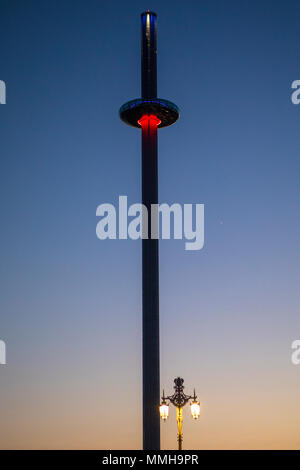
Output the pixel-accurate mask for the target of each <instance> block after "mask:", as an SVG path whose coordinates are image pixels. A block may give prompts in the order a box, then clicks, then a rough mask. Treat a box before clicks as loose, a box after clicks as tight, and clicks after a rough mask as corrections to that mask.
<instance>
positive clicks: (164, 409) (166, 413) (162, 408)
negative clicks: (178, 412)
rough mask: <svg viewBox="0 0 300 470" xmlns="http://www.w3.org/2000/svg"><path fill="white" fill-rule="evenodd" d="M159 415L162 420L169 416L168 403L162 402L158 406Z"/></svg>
mask: <svg viewBox="0 0 300 470" xmlns="http://www.w3.org/2000/svg"><path fill="white" fill-rule="evenodd" d="M159 412H160V417H161V419H162V420H163V421H166V420H167V419H168V417H169V405H167V404H166V402H163V403H162V404H161V405H160V407H159Z"/></svg>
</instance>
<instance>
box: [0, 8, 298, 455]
mask: <svg viewBox="0 0 300 470" xmlns="http://www.w3.org/2000/svg"><path fill="white" fill-rule="evenodd" d="M148 8H150V9H152V10H154V11H155V12H156V13H157V14H158V95H159V97H161V98H165V99H170V100H171V101H174V102H175V103H176V104H177V105H178V106H179V107H180V110H181V117H180V121H179V122H178V123H176V124H175V125H174V126H172V127H170V128H168V129H162V130H161V131H159V185H160V186H159V195H160V202H167V203H169V204H171V203H173V202H178V203H181V204H183V203H194V204H195V203H204V204H205V246H204V248H203V250H201V251H198V252H187V251H185V250H184V241H162V242H161V243H160V268H161V272H160V293H161V309H160V310H161V361H162V368H161V375H162V377H161V383H162V386H164V387H165V388H166V389H167V390H171V387H172V380H173V377H175V376H177V375H182V376H183V377H184V378H185V380H186V385H187V388H190V389H192V388H193V387H194V386H195V387H196V389H197V390H198V391H199V394H200V398H201V401H202V403H203V415H202V419H201V420H200V421H199V423H197V426H191V425H190V424H189V420H188V419H186V421H187V422H186V424H185V426H186V427H185V429H186V434H185V435H186V436H187V439H189V443H190V447H191V448H192V447H194V448H199V447H201V448H213V447H215V448H230V447H235V446H239V447H251V445H253V446H254V447H259V446H261V447H265V448H266V447H275V448H276V447H289V446H291V447H293V446H294V447H295V445H296V443H298V444H297V445H298V446H299V427H298V430H297V432H296V431H295V430H296V429H297V428H296V420H297V422H298V423H299V418H300V409H299V399H298V398H297V397H298V395H297V387H298V389H299V383H300V382H299V379H300V369H299V370H298V369H297V367H294V366H292V365H291V364H290V354H291V351H290V345H291V342H292V341H293V340H294V339H297V337H299V334H300V320H299V307H300V305H299V304H300V297H299V277H300V276H299V275H300V273H299V261H300V260H299V237H300V223H299V206H300V197H299V196H300V194H299V170H300V161H299V150H300V143H299V123H300V105H299V106H295V105H293V104H292V103H291V100H290V95H291V89H290V87H291V83H292V81H293V80H296V79H300V52H299V39H300V37H299V36H300V33H299V14H300V4H299V2H297V1H266V0H262V1H257V0H256V1H244V0H242V1H232V0H229V1H226V2H225V1H221V0H219V1H211V0H210V1H203V2H202V1H190V0H188V1H186V2H182V1H176V0H175V1H172V2H171V1H166V0H165V1H160V2H158V1H151V2H149V3H145V2H140V1H128V2H120V1H112V2H103V1H100V0H98V1H92V0H88V1H66V0H64V1H46V0H44V1H43V2H39V1H30V0H29V1H26V2H23V1H4V0H2V1H1V6H0V61H1V62H0V64H1V66H0V79H1V80H4V81H5V82H6V86H7V104H6V105H1V106H0V132H1V160H0V179H1V180H0V191H1V198H0V204H1V238H0V240H1V244H0V259H1V265H0V266H1V268H0V269H1V271H0V285H1V299H0V309H1V310H0V315H1V323H0V338H1V339H3V340H5V341H6V343H7V348H8V364H7V366H5V367H2V368H1V370H0V386H1V399H0V415H1V419H0V423H1V424H0V436H1V439H0V441H1V442H2V443H3V444H2V445H3V446H4V447H14V446H17V447H25V448H29V447H36V446H39V447H56V448H57V447H79V448H82V447H101V446H103V447H104V448H105V447H106V448H109V447H110V448H112V447H113V446H114V447H115V448H122V447H128V448H130V447H131V448H134V447H138V446H140V445H141V440H140V430H141V409H140V405H141V387H140V382H141V370H140V348H141V338H140V336H141V244H140V242H136V241H129V240H127V241H126V240H122V241H118V240H110V241H100V240H98V239H97V238H96V232H95V229H96V223H97V219H96V215H95V214H96V208H97V206H98V205H99V204H101V203H104V202H110V203H117V201H118V197H119V195H127V196H128V202H129V204H132V203H135V202H138V201H139V200H140V198H141V178H140V173H141V157H140V147H141V142H140V132H139V131H137V130H135V129H132V128H128V127H126V126H125V125H124V124H123V123H122V122H121V121H120V120H119V117H118V109H119V107H120V106H121V104H123V103H124V102H125V101H127V100H129V99H133V98H136V97H139V96H140V13H141V12H142V11H144V10H145V9H148ZM116 397H117V402H118V406H117V409H115V408H114V409H113V410H112V409H111V408H112V407H113V404H114V403H115V401H116ZM128 403H130V405H128ZM278 403H280V404H281V406H280V409H279V410H278V409H277V414H276V416H275V414H274V413H273V411H274V407H276V408H277V407H278ZM229 419H230V423H231V425H232V428H231V427H230V426H229V427H228V420H229ZM128 420H130V422H131V423H132V425H131V426H130V427H129V429H128ZM192 424H193V423H192ZM125 426H126V427H127V428H126V431H125ZM166 426H167V427H165V426H164V428H163V446H165V447H168V446H169V447H170V446H172V445H173V444H174V443H173V441H174V436H175V434H174V433H175V428H174V429H173V428H172V429H171V425H170V424H167V425H166ZM173 426H174V424H173ZM189 426H191V427H189ZM104 428H105V432H104ZM166 429H167V430H166ZM283 429H284V432H283ZM254 430H255V431H254ZM258 430H259V431H258ZM172 432H173V434H174V435H173V434H172ZM297 433H298V434H297ZM249 436H250V437H249ZM270 436H271V437H270Z"/></svg>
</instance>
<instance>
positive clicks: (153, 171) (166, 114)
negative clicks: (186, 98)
mask: <svg viewBox="0 0 300 470" xmlns="http://www.w3.org/2000/svg"><path fill="white" fill-rule="evenodd" d="M141 26H142V28H141V33H142V34H141V42H142V44H141V52H142V76H141V82H142V86H141V91H142V98H140V99H135V100H132V101H129V102H127V103H125V104H124V105H123V106H122V107H121V108H120V118H121V119H122V121H124V122H125V123H126V124H128V125H130V126H133V127H137V128H140V129H141V130H142V203H143V204H144V205H145V206H146V207H147V210H148V238H143V240H142V265H143V267H142V269H143V274H142V280H143V339H142V343H143V361H142V362H143V448H144V450H159V449H160V416H159V412H158V407H159V404H160V380H159V261H158V237H157V235H156V236H155V234H157V233H158V214H156V215H155V217H152V219H151V206H152V204H158V168H157V167H158V163H157V158H158V152H157V129H158V128H161V127H167V126H170V125H171V124H173V123H174V122H175V121H177V119H178V118H179V110H178V108H177V106H176V105H175V104H174V103H171V102H170V101H167V100H164V99H160V98H157V62H156V59H157V49H156V30H157V17H156V14H155V13H153V12H151V11H150V10H148V11H146V12H144V13H142V14H141ZM151 234H152V236H151ZM153 234H154V236H153Z"/></svg>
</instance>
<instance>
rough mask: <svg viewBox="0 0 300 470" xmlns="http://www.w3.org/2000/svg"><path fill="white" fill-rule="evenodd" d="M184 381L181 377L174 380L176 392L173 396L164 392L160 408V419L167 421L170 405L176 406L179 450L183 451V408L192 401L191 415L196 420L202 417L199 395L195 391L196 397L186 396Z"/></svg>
mask: <svg viewBox="0 0 300 470" xmlns="http://www.w3.org/2000/svg"><path fill="white" fill-rule="evenodd" d="M183 382H184V380H183V379H182V378H181V377H177V378H176V379H174V384H175V385H174V390H175V392H174V393H173V395H169V396H167V397H166V396H165V391H163V396H162V402H161V405H160V407H159V411H160V417H161V419H162V420H163V421H166V420H167V419H168V417H169V403H168V402H170V403H172V405H174V406H176V419H177V427H178V434H177V440H178V450H182V442H183V434H182V421H183V412H182V411H183V407H184V406H185V405H186V404H187V402H188V401H189V400H192V401H191V403H190V406H191V414H192V417H193V418H194V419H198V418H199V416H200V402H199V401H198V400H197V395H196V392H195V389H194V395H186V394H185V393H184V391H183V389H184V386H183Z"/></svg>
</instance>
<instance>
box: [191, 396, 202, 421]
mask: <svg viewBox="0 0 300 470" xmlns="http://www.w3.org/2000/svg"><path fill="white" fill-rule="evenodd" d="M191 413H192V417H193V418H194V419H198V418H199V416H200V403H199V402H198V401H196V400H194V401H193V402H192V403H191Z"/></svg>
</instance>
